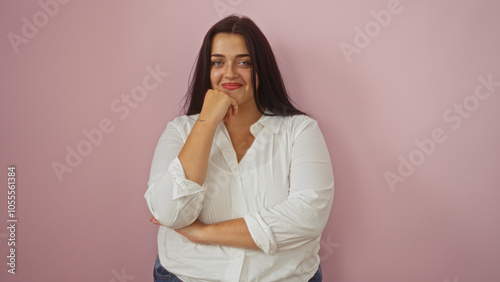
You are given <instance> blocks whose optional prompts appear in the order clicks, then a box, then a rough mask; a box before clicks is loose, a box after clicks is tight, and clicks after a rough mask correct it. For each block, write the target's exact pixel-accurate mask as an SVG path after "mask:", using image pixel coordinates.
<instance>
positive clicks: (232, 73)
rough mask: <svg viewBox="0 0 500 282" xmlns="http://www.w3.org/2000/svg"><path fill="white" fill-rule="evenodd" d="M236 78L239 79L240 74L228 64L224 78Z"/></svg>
mask: <svg viewBox="0 0 500 282" xmlns="http://www.w3.org/2000/svg"><path fill="white" fill-rule="evenodd" d="M236 77H238V72H237V71H236V70H235V69H234V66H233V65H232V64H227V65H226V69H225V71H224V78H227V79H234V78H236Z"/></svg>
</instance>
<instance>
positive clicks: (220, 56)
mask: <svg viewBox="0 0 500 282" xmlns="http://www.w3.org/2000/svg"><path fill="white" fill-rule="evenodd" d="M210 59H211V69H210V81H211V82H212V88H213V89H217V90H220V91H222V92H224V93H226V94H228V95H229V96H231V97H232V98H233V99H235V100H236V103H238V106H239V107H242V106H245V105H251V104H253V105H255V100H254V98H253V89H252V61H251V58H250V54H249V53H248V50H247V46H246V44H245V38H244V37H243V36H242V35H240V34H231V33H218V34H217V35H215V36H214V38H213V40H212V54H211V58H210ZM257 83H258V80H257ZM257 85H258V84H257Z"/></svg>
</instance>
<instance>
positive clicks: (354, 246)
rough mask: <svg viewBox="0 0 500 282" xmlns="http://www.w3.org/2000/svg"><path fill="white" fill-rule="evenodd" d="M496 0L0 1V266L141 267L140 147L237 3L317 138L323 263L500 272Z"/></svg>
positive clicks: (405, 274) (2, 276)
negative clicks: (329, 202) (10, 197)
mask: <svg viewBox="0 0 500 282" xmlns="http://www.w3.org/2000/svg"><path fill="white" fill-rule="evenodd" d="M66 2H67V3H66ZM39 3H42V4H43V3H52V4H51V5H48V6H47V7H45V8H42V6H43V5H41V4H39ZM499 3H500V2H498V1H486V0H479V1H452V0H441V1H410V0H401V1H396V0H377V1H368V0H363V1H347V0H342V1H325V0H323V1H286V0H275V1H264V0H259V1H256V0H253V1H249V0H215V1H212V0H210V1H194V0H189V1H153V0H147V1H132V0H120V1H118V0H112V1H67V0H65V1H63V0H60V1H59V2H55V0H40V1H2V2H1V4H0V23H1V25H0V35H2V36H3V40H1V41H0V48H1V54H0V56H1V76H0V92H1V103H0V107H1V108H0V129H1V136H2V137H1V139H0V142H1V143H0V160H1V165H0V168H1V171H2V173H0V183H3V184H2V188H1V189H0V193H1V196H0V199H1V201H0V214H1V219H2V223H1V225H2V226H4V227H3V228H1V229H0V241H1V242H0V254H1V255H2V257H3V259H2V260H1V261H2V262H3V263H2V267H1V269H0V280H1V281H32V280H33V281H109V282H113V281H114V282H118V281H141V282H142V281H152V275H151V273H152V263H153V260H154V256H155V254H156V231H157V227H155V226H153V225H152V224H151V223H149V221H148V217H149V213H148V210H147V207H146V203H145V201H144V199H143V195H144V192H145V191H146V182H147V180H148V174H149V168H150V164H151V160H152V156H153V151H154V147H155V145H156V142H157V141H158V138H159V136H160V134H161V133H162V131H163V130H164V128H165V126H166V124H167V122H168V121H169V120H171V119H172V118H173V117H174V116H176V115H178V113H179V112H180V110H179V105H180V103H181V100H182V98H183V95H184V93H185V92H186V86H187V79H188V75H189V72H190V69H191V67H192V64H193V62H194V60H195V57H196V52H197V50H198V48H199V46H200V44H201V40H202V37H203V35H204V33H205V32H206V30H207V29H208V28H209V27H210V26H211V25H212V24H213V23H215V21H217V20H218V19H219V18H220V16H223V15H226V14H228V13H229V12H231V11H230V10H232V11H234V12H237V13H241V14H245V15H248V16H250V17H251V18H252V19H254V21H255V22H256V23H257V24H258V25H259V26H260V27H261V28H262V30H263V31H264V33H265V34H266V35H267V36H268V38H269V40H270V42H271V44H272V46H273V48H274V50H275V52H276V55H277V57H278V58H279V62H280V67H281V68H282V71H283V73H284V75H285V80H286V81H287V83H288V87H289V90H290V93H291V96H292V97H293V99H294V100H295V101H296V102H297V103H298V104H299V105H300V106H301V107H302V108H303V109H304V110H305V111H307V112H309V113H311V115H312V116H313V117H314V118H316V119H317V120H318V121H319V123H320V126H321V128H322V130H323V132H324V135H325V138H326V140H327V143H328V146H329V149H330V152H331V157H332V161H333V166H334V172H335V177H336V195H335V201H334V206H333V210H332V214H331V217H330V220H329V223H328V225H327V227H326V229H325V231H324V233H323V248H322V249H321V252H320V255H321V256H322V266H323V271H324V276H325V277H326V278H325V281H338V282H351V281H352V282H358V281H375V282H378V281H380V282H392V281H394V282H399V281H405V282H412V281H415V282H421V281H429V282H431V281H434V282H444V281H450V282H452V281H453V282H457V281H460V282H466V281H470V282H472V281H474V282H477V281H500V270H499V268H498V265H500V243H499V242H500V241H499V238H500V205H499V204H498V201H499V198H500V189H499V188H500V185H499V182H500V173H499V170H500V146H499V144H500V127H499V126H498V123H499V121H500V111H499V107H500V97H499V95H500V83H499V82H500V56H499V54H498V51H499V50H500V37H499V36H498V35H499V30H498V28H499V27H500V17H499V16H498V12H499V9H500V4H499ZM44 9H45V10H44ZM217 9H224V10H220V11H218V10H217ZM382 10H384V11H382ZM389 17H390V18H389ZM26 22H29V23H26ZM32 24H33V26H31V25H32ZM157 68H158V69H159V71H160V74H158V73H157V74H156V76H154V75H152V74H151V73H154V72H155V69H157ZM167 73H168V74H167ZM479 77H480V78H479ZM488 80H489V81H490V82H487V81H488ZM145 83H146V84H145ZM144 87H146V88H148V89H146V88H144ZM127 99H128V100H127ZM82 132H84V133H85V134H86V135H88V136H90V137H86V136H85V134H84V133H82ZM68 150H69V151H68ZM73 150H74V151H75V152H76V153H75V152H73V153H69V152H70V151H73ZM68 155H70V156H69V157H68ZM54 164H55V165H56V166H58V167H59V170H61V172H60V176H59V177H58V176H57V174H56V173H55V172H54V168H53V165H54ZM9 165H15V166H16V213H15V216H16V218H17V219H18V221H17V222H16V231H15V239H16V274H15V275H11V274H9V273H8V272H7V269H8V266H7V264H6V262H7V256H8V255H9V250H8V246H7V244H8V242H9V241H8V238H9V236H10V231H9V229H6V228H5V227H6V226H8V225H9V224H10V223H8V222H7V219H8V218H7V216H8V207H7V205H6V203H7V201H6V198H7V190H8V187H7V184H6V183H7V172H8V171H7V168H8V166H9ZM68 277H71V278H68Z"/></svg>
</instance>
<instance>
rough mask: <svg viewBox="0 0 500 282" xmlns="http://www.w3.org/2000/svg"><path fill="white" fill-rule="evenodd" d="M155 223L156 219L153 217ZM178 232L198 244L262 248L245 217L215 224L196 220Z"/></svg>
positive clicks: (177, 230)
mask: <svg viewBox="0 0 500 282" xmlns="http://www.w3.org/2000/svg"><path fill="white" fill-rule="evenodd" d="M151 220H152V221H153V222H154V223H156V224H159V223H157V222H155V219H154V218H152V219H151ZM175 231H176V232H178V233H179V234H181V235H183V236H184V237H186V238H188V239H189V240H190V241H191V242H193V243H197V244H207V245H219V246H228V247H237V248H245V249H256V250H258V249H260V248H259V247H258V246H257V245H256V244H255V242H254V240H253V238H252V235H250V231H249V230H248V227H247V224H246V222H245V220H244V219H243V218H237V219H232V220H228V221H223V222H219V223H214V224H204V223H202V222H201V221H200V220H196V221H195V222H193V223H192V224H191V225H189V226H186V227H184V228H180V229H175Z"/></svg>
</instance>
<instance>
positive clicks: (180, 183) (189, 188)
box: [168, 158, 206, 200]
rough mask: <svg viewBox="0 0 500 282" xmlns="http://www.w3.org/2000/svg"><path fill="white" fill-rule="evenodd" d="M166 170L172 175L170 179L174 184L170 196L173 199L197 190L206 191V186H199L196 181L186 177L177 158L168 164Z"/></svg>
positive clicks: (191, 193)
mask: <svg viewBox="0 0 500 282" xmlns="http://www.w3.org/2000/svg"><path fill="white" fill-rule="evenodd" d="M168 171H169V173H170V175H172V179H173V181H174V183H175V184H176V185H174V188H173V191H172V198H173V199H174V200H176V199H179V198H181V197H185V196H189V195H193V194H196V193H199V192H203V191H206V186H205V184H203V186H200V185H199V184H198V183H196V182H194V181H191V180H189V179H186V175H185V174H184V168H183V167H182V164H181V161H180V160H179V158H175V159H174V160H173V161H172V162H171V163H170V165H169V166H168Z"/></svg>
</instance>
